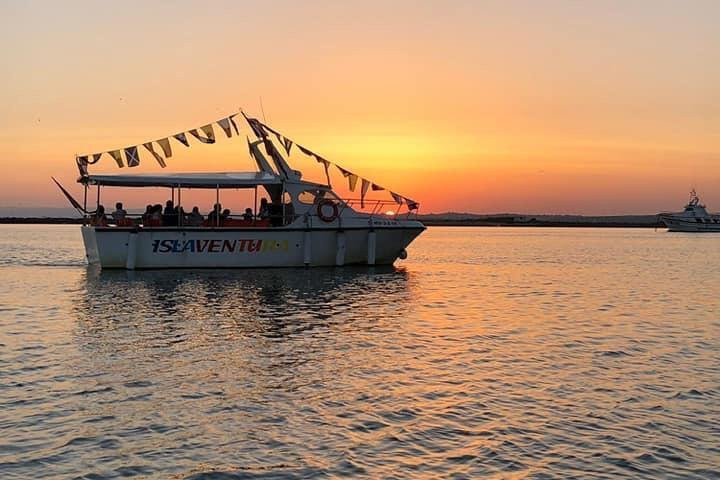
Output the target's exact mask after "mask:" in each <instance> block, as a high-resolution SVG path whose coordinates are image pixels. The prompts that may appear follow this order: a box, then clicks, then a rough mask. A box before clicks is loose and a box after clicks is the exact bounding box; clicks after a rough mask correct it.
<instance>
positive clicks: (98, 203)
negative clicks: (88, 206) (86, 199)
mask: <svg viewBox="0 0 720 480" xmlns="http://www.w3.org/2000/svg"><path fill="white" fill-rule="evenodd" d="M99 206H100V184H98V188H97V204H96V205H95V211H97V207H99Z"/></svg>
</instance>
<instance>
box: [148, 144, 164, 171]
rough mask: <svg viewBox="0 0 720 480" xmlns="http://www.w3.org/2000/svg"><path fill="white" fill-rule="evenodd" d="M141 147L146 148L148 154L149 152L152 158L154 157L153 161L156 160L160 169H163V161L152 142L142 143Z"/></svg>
mask: <svg viewBox="0 0 720 480" xmlns="http://www.w3.org/2000/svg"><path fill="white" fill-rule="evenodd" d="M143 147H145V148H147V150H148V152H150V153H151V154H152V156H153V157H155V160H157V162H158V163H159V164H160V166H161V167H162V168H165V166H166V165H165V159H164V158H162V156H160V154H159V153H157V152H156V151H155V149H154V148H153V145H152V142H148V143H143Z"/></svg>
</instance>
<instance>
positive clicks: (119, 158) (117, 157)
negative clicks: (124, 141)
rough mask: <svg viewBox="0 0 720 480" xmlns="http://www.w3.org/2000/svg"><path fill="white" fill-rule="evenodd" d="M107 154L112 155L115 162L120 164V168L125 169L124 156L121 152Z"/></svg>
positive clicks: (113, 151) (114, 151) (115, 151)
mask: <svg viewBox="0 0 720 480" xmlns="http://www.w3.org/2000/svg"><path fill="white" fill-rule="evenodd" d="M107 153H108V154H110V156H111V157H112V158H113V159H114V160H115V162H116V163H117V164H118V167H120V168H123V167H124V166H125V165H124V164H123V159H122V154H121V153H120V150H112V151H110V152H107Z"/></svg>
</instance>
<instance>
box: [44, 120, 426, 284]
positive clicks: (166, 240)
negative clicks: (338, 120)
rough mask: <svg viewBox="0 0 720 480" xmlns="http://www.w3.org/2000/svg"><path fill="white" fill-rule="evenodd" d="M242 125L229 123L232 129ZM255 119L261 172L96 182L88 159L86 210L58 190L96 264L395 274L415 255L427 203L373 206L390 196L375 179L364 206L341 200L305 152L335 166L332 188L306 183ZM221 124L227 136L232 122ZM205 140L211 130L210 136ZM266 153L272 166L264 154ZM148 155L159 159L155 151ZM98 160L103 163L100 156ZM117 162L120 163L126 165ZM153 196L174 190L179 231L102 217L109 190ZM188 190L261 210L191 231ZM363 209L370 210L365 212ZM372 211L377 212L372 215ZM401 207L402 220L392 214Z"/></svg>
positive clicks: (253, 144)
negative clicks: (346, 268) (377, 193)
mask: <svg viewBox="0 0 720 480" xmlns="http://www.w3.org/2000/svg"><path fill="white" fill-rule="evenodd" d="M243 115H244V114H243ZM233 116H234V115H233ZM233 116H230V117H228V119H229V120H230V121H232V117H233ZM245 118H246V119H247V120H248V123H249V124H250V126H251V129H252V131H253V132H255V134H256V136H257V137H258V140H256V141H250V140H248V144H249V149H250V156H251V157H252V158H253V160H254V161H255V163H256V165H257V170H256V171H250V172H217V173H197V172H193V173H169V174H156V173H151V174H149V173H145V174H112V175H106V174H103V175H93V174H90V173H88V172H87V165H88V164H92V163H94V162H92V163H91V162H88V161H87V158H88V157H82V158H81V161H78V167H79V169H80V173H81V175H80V178H79V179H78V182H79V183H80V184H81V185H83V187H84V201H83V204H82V205H80V202H77V201H76V200H74V199H73V198H72V197H71V196H70V195H69V193H68V192H67V191H66V190H65V189H64V188H63V187H62V186H61V185H60V184H59V183H58V182H57V181H56V183H58V186H59V187H60V189H61V190H62V191H63V193H64V194H65V195H66V197H68V200H70V201H71V203H73V205H74V206H75V207H76V208H77V209H78V210H79V211H81V212H84V217H85V222H84V225H83V226H82V227H81V231H82V238H83V243H84V246H85V252H86V257H87V261H88V263H89V264H91V265H99V266H100V267H102V268H103V269H106V268H108V269H128V270H135V269H163V268H248V267H251V268H257V267H316V266H343V265H391V264H393V263H394V262H395V261H396V260H397V259H398V258H400V259H404V258H406V257H407V251H406V248H407V247H408V245H409V244H410V243H411V242H412V241H413V240H414V239H415V238H416V237H417V236H418V235H420V234H421V233H422V232H423V231H424V230H425V228H426V227H425V226H424V225H423V224H422V223H421V222H420V221H418V220H417V219H416V216H414V214H415V213H416V211H417V208H418V203H417V202H414V201H412V200H410V199H407V198H405V197H402V196H400V195H398V194H396V193H393V192H390V193H391V195H392V200H387V201H386V200H370V199H368V198H366V193H367V192H368V191H371V190H384V188H382V187H379V186H377V185H376V184H374V183H370V182H369V181H367V180H365V179H361V180H362V182H361V185H362V187H361V195H360V199H347V198H341V197H340V196H338V195H337V194H336V193H335V192H334V191H333V189H332V186H331V184H330V177H329V175H328V174H327V172H328V170H327V169H328V166H329V165H331V163H330V162H328V161H327V160H325V159H323V158H322V157H319V156H317V155H315V154H313V153H312V152H310V151H309V150H307V149H305V148H303V147H300V146H299V145H298V146H297V147H298V148H299V149H300V150H301V151H303V152H304V153H309V154H312V155H314V156H315V157H316V158H317V160H318V162H319V163H322V164H323V165H324V166H325V173H326V177H327V179H328V182H327V184H322V183H315V182H310V181H306V180H303V178H302V173H301V172H300V171H298V170H294V169H293V168H291V167H290V165H289V164H288V163H287V161H286V159H285V158H283V156H282V155H281V154H280V153H279V151H278V149H277V148H275V147H274V145H273V144H272V143H271V140H270V138H268V134H267V131H266V130H270V131H271V132H274V133H277V132H275V131H274V130H272V129H270V127H267V126H266V125H264V124H262V123H261V122H259V121H258V120H256V119H251V118H248V117H245ZM217 123H218V124H220V125H221V126H223V123H222V121H220V122H217ZM232 124H233V126H235V123H234V122H233V123H232ZM206 127H207V126H206ZM235 127H236V126H235ZM235 129H236V132H237V127H236V128H235ZM203 131H205V132H207V131H208V129H207V128H205V127H203ZM209 131H212V130H211V129H210V130H209ZM191 133H192V132H191ZM226 133H228V130H226ZM229 136H230V134H228V137H229ZM176 138H177V137H176ZM196 138H197V136H196ZM164 140H167V139H164ZM213 141H214V139H213ZM278 141H281V142H284V143H285V146H286V147H287V142H289V140H287V139H284V140H283V138H282V137H280V136H279V135H278ZM158 143H160V142H158ZM183 143H184V144H185V142H183ZM203 143H212V142H203ZM261 145H262V146H264V147H265V152H266V154H267V156H268V157H269V159H270V160H268V158H267V157H266V156H265V155H264V154H263V153H262V152H261V150H260V148H259V147H260V146H261ZM131 148H135V147H131ZM125 150H126V152H127V151H128V150H129V149H125ZM148 150H150V151H151V152H152V149H151V148H148ZM286 150H289V149H287V148H286ZM107 153H111V152H107ZM288 153H289V152H288ZM95 155H96V157H95V161H97V157H99V154H95ZM127 155H128V157H127V159H128V166H132V165H131V164H130V161H133V160H137V150H135V151H132V150H130V152H129V153H128V154H127ZM153 155H155V153H154V152H153ZM110 156H112V157H113V158H114V159H115V160H117V157H116V155H114V154H112V153H111V155H110ZM168 157H169V155H168ZM90 158H92V157H90ZM155 158H156V159H157V158H158V156H157V155H155ZM76 160H77V159H76ZM158 162H160V159H158ZM271 162H272V163H271ZM118 163H119V164H120V162H118ZM137 163H139V160H138V161H137ZM161 165H163V166H164V164H163V163H161ZM120 166H122V165H120ZM338 168H339V169H340V170H341V172H342V173H343V174H344V175H345V176H346V177H348V176H353V177H355V178H354V179H353V178H352V177H351V178H350V180H351V182H350V185H351V188H350V190H351V191H352V190H354V184H355V183H356V182H357V180H358V177H357V176H356V175H354V174H351V173H350V172H348V171H347V170H345V169H342V168H340V167H338ZM371 186H372V189H371V188H370V187H371ZM148 187H164V188H167V189H168V190H169V193H170V195H169V198H170V199H171V200H170V202H172V204H173V205H174V206H175V211H176V212H177V214H176V215H175V216H174V217H173V216H170V222H168V221H167V217H166V216H164V217H163V218H162V220H158V219H157V218H152V217H151V216H148V215H142V216H139V215H137V216H133V215H129V214H128V215H127V216H124V218H122V219H120V220H117V219H113V218H111V217H108V216H106V215H105V212H104V209H103V208H102V207H101V198H102V193H103V191H104V189H107V188H148ZM91 188H92V189H96V193H95V197H96V198H95V203H96V205H95V211H92V212H90V211H88V193H89V190H90V189H91ZM187 189H208V190H213V191H214V192H215V200H216V204H215V205H216V207H213V209H215V208H217V209H218V210H219V208H220V207H219V205H220V204H221V201H222V193H223V192H224V191H226V190H228V189H250V190H252V191H253V192H254V198H255V203H254V208H253V209H252V212H250V211H249V210H250V209H249V208H248V209H247V210H248V211H246V213H245V215H243V216H227V217H225V216H222V215H221V212H220V211H215V212H214V213H215V214H214V215H212V216H211V215H208V218H203V217H201V218H202V220H201V222H190V221H189V220H188V216H187V214H185V212H184V210H183V209H182V208H181V206H182V194H183V191H184V190H187ZM258 191H260V192H261V195H263V196H266V197H268V198H269V201H267V203H265V202H261V204H263V206H262V207H261V208H260V209H259V205H258ZM263 192H264V193H263ZM170 202H168V203H170ZM358 204H359V205H361V209H357V208H356V207H357V205H358ZM366 205H367V206H368V207H369V208H368V209H365V210H366V211H362V209H363V208H364V207H365V206H366ZM398 205H399V207H400V208H402V207H403V206H406V207H407V212H404V213H403V214H402V215H401V214H400V209H399V208H397V207H398ZM391 206H392V207H393V208H396V209H397V211H388V209H389V208H391ZM354 207H355V208H354ZM263 210H264V211H263ZM367 210H369V211H367Z"/></svg>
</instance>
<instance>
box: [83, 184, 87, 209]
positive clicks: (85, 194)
mask: <svg viewBox="0 0 720 480" xmlns="http://www.w3.org/2000/svg"><path fill="white" fill-rule="evenodd" d="M87 191H88V186H87V183H86V184H85V188H84V191H83V210H84V211H85V216H86V217H87Z"/></svg>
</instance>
